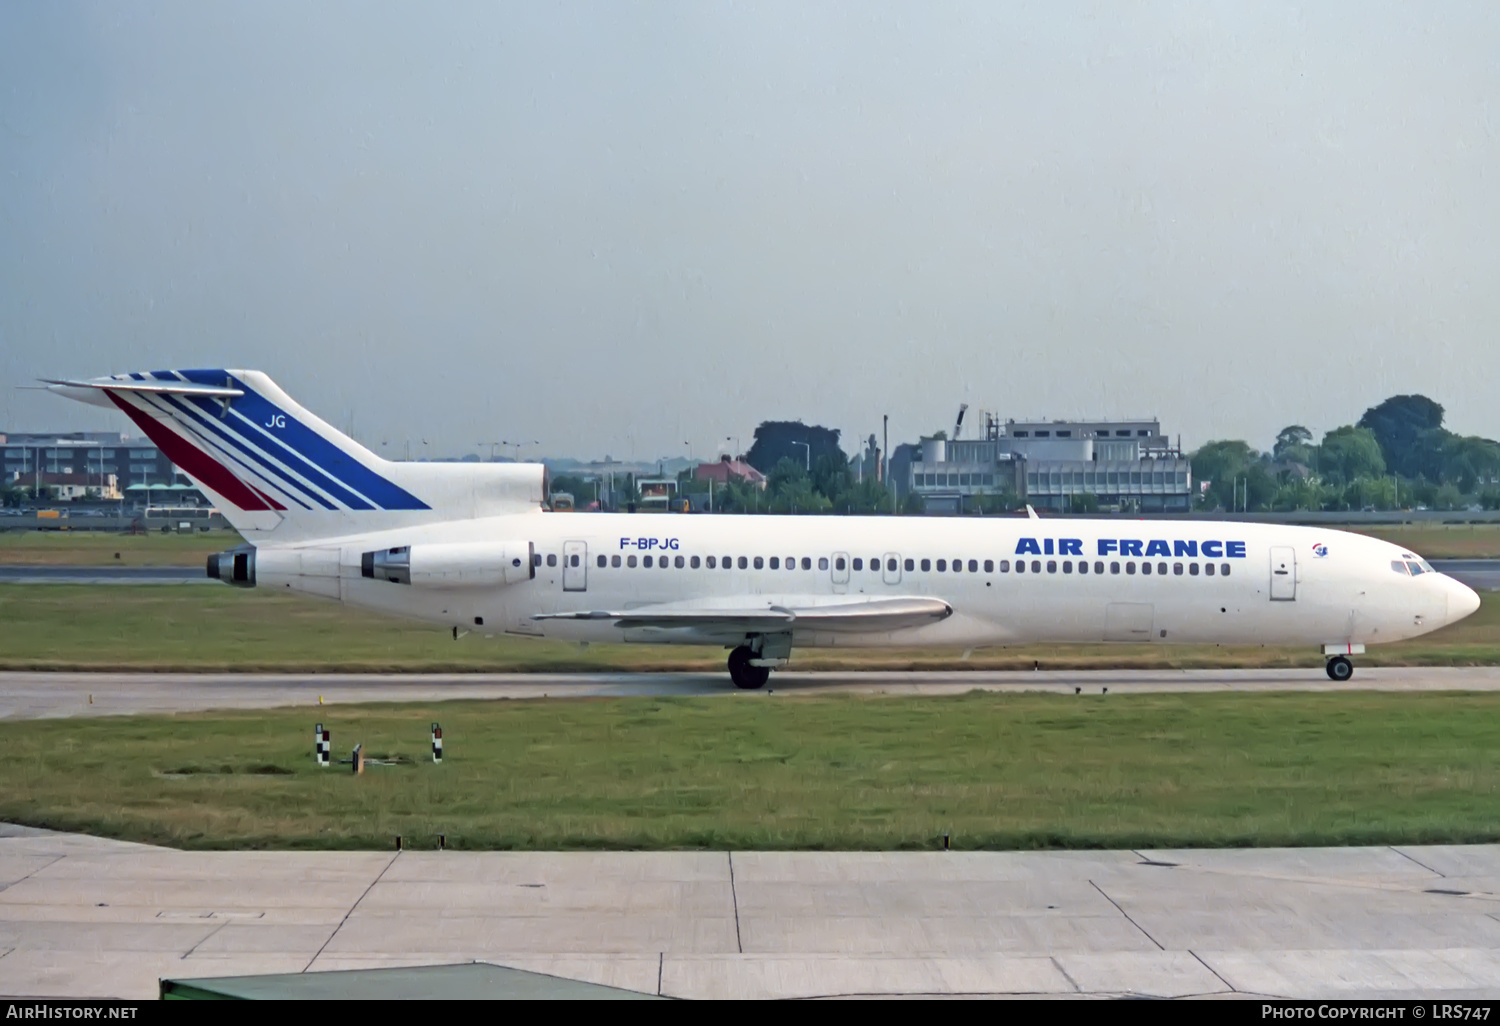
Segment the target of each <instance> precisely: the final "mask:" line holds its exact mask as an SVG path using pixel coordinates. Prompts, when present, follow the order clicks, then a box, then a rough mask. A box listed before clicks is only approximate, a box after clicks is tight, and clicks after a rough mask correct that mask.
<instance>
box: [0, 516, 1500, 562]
mask: <svg viewBox="0 0 1500 1026" xmlns="http://www.w3.org/2000/svg"><path fill="white" fill-rule="evenodd" d="M1339 530H1349V528H1347V527H1344V528H1339ZM1358 533H1360V534H1369V535H1373V536H1374V537H1377V538H1384V539H1385V540H1386V541H1389V542H1393V543H1395V544H1397V545H1401V546H1405V547H1406V548H1409V549H1411V550H1412V551H1414V552H1417V553H1420V554H1421V555H1423V556H1426V557H1427V558H1428V559H1486V558H1494V559H1500V524H1464V525H1453V526H1443V525H1437V526H1432V527H1424V526H1405V527H1400V526H1387V527H1382V526H1370V527H1362V528H1360V529H1359V532H1358ZM238 544H240V537H239V535H237V534H235V533H234V532H232V531H214V532H212V533H209V534H199V533H194V534H190V535H178V534H161V533H159V532H158V533H152V534H143V535H124V534H107V533H103V532H96V531H0V565H26V566H42V565H51V566H100V565H104V564H116V565H119V566H188V565H191V566H199V565H202V563H203V560H204V558H205V557H206V556H208V555H209V554H210V553H213V552H221V551H223V550H224V549H228V548H232V547H234V546H235V545H238ZM116 553H119V558H118V559H116V558H115V554H116Z"/></svg>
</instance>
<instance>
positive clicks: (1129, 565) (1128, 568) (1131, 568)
mask: <svg viewBox="0 0 1500 1026" xmlns="http://www.w3.org/2000/svg"><path fill="white" fill-rule="evenodd" d="M1125 572H1126V573H1127V574H1133V573H1135V560H1133V559H1132V560H1131V561H1130V562H1128V563H1126V564H1125Z"/></svg>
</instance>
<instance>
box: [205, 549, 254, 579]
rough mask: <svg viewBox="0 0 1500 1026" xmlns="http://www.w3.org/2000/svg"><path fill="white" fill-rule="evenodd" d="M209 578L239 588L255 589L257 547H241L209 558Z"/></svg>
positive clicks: (217, 553)
mask: <svg viewBox="0 0 1500 1026" xmlns="http://www.w3.org/2000/svg"><path fill="white" fill-rule="evenodd" d="M208 576H209V578H210V579H211V580H215V581H223V582H224V583H225V584H233V585H235V586H236V587H239V588H253V587H255V546H254V545H239V546H236V547H235V548H232V549H230V550H229V551H228V552H216V553H214V554H213V555H212V556H209V557H208Z"/></svg>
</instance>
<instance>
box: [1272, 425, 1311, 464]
mask: <svg viewBox="0 0 1500 1026" xmlns="http://www.w3.org/2000/svg"><path fill="white" fill-rule="evenodd" d="M1312 440H1313V435H1312V432H1311V431H1309V430H1307V428H1305V427H1303V426H1302V425H1301V424H1293V425H1291V426H1290V427H1284V428H1282V429H1281V431H1280V432H1279V433H1278V434H1277V435H1276V445H1275V446H1274V447H1273V448H1272V449H1271V455H1272V456H1275V457H1276V458H1277V459H1278V460H1279V459H1284V458H1286V457H1287V450H1288V449H1293V448H1301V449H1306V448H1307V447H1309V446H1310V445H1312Z"/></svg>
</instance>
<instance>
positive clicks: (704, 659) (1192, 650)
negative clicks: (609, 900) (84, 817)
mask: <svg viewBox="0 0 1500 1026" xmlns="http://www.w3.org/2000/svg"><path fill="white" fill-rule="evenodd" d="M1359 662H1360V665H1362V666H1455V665H1492V664H1496V663H1500V594H1490V593H1486V594H1485V595H1484V597H1483V605H1481V606H1480V609H1479V612H1477V613H1475V614H1474V615H1473V616H1471V617H1469V618H1468V619H1466V620H1463V621H1461V622H1459V623H1457V624H1455V625H1453V626H1452V627H1447V628H1444V629H1443V630H1441V631H1437V632H1434V633H1433V634H1430V635H1427V636H1426V637H1424V638H1419V639H1417V640H1415V641H1409V642H1401V643H1399V644H1395V645H1382V646H1377V647H1373V648H1371V650H1370V652H1369V654H1368V655H1365V656H1362V657H1361V658H1360V660H1359ZM723 665H724V653H723V652H722V651H720V650H719V649H715V648H683V647H665V646H647V645H593V646H590V647H588V648H586V649H585V648H581V647H580V646H578V645H574V644H567V643H563V642H555V641H535V640H528V639H524V638H511V637H496V638H483V637H479V636H477V635H469V636H467V637H464V638H461V639H460V640H459V641H457V642H455V641H453V640H452V638H451V637H450V636H449V635H448V634H447V633H445V632H444V631H442V630H441V629H438V628H435V627H430V626H426V625H423V624H415V623H411V622H408V621H404V620H392V619H386V618H384V617H380V616H377V615H375V614H373V613H366V612H361V611H359V610H351V609H346V608H345V607H343V606H340V605H336V604H334V603H331V602H323V601H319V600H315V599H302V598H294V597H291V596H286V595H277V594H274V593H268V592H262V591H259V590H251V591H244V590H239V589H234V588H226V587H222V586H216V585H208V584H205V585H181V586H161V585H155V586H153V585H111V586H108V587H90V586H87V585H51V584H36V585H21V584H11V585H0V669H8V670H22V669H25V670H118V669H140V670H199V671H215V670H219V671H268V670H271V671H274V670H286V671H294V672H311V673H317V672H361V671H364V672H371V671H391V672H395V671H415V670H423V671H427V672H433V673H437V672H474V671H490V672H501V671H510V672H527V671H541V670H554V671H557V670H579V671H591V670H653V669H654V670H706V669H712V670H719V669H722V668H723ZM1034 665H1040V666H1041V667H1042V668H1044V669H1081V668H1088V667H1137V668H1141V669H1161V668H1184V669H1190V668H1194V667H1203V668H1208V667H1221V666H1244V667H1270V666H1310V667H1312V666H1321V665H1322V656H1320V655H1319V654H1318V653H1317V651H1315V650H1312V649H1307V648H1276V647H1217V646H1212V645H1182V646H1175V645H1102V644H1101V645H1024V646H1017V647H1014V648H991V649H979V650H976V651H975V652H973V653H972V655H971V656H970V658H968V659H967V660H966V659H964V658H963V656H962V653H961V652H958V651H956V650H952V649H947V650H929V649H876V650H870V651H865V652H860V651H850V650H842V651H837V652H834V651H829V650H812V649H807V650H800V651H798V652H797V653H795V656H794V662H793V666H794V668H796V669H804V670H812V669H889V670H903V669H914V670H922V669H925V670H937V669H1031V668H1032V667H1033V666H1034Z"/></svg>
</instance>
